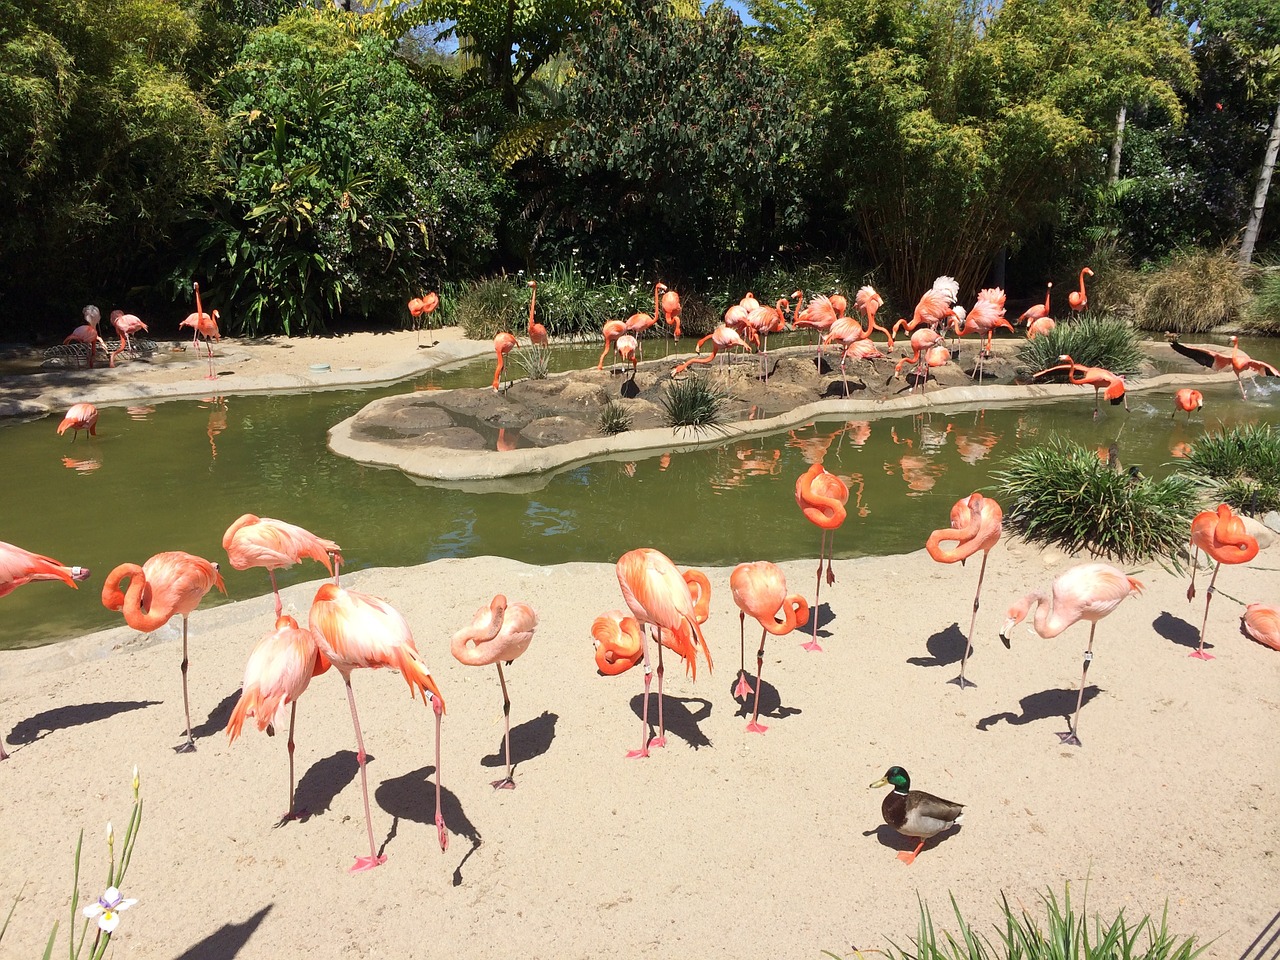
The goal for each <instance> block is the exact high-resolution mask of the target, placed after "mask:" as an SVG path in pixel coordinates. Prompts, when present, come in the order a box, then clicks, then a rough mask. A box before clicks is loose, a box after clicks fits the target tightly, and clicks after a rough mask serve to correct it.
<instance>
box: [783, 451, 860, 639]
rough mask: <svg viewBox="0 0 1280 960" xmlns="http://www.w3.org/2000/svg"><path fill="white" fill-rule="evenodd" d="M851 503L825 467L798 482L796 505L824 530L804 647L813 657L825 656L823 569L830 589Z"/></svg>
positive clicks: (845, 490)
mask: <svg viewBox="0 0 1280 960" xmlns="http://www.w3.org/2000/svg"><path fill="white" fill-rule="evenodd" d="M848 502H849V488H848V487H847V486H846V485H845V482H844V481H843V480H841V479H840V478H839V477H837V476H836V475H835V474H834V473H828V472H827V471H826V469H825V468H824V467H823V466H822V464H821V463H815V464H812V465H811V466H810V467H809V469H808V470H806V471H805V472H804V473H802V474H800V476H799V477H797V478H796V505H797V506H799V507H800V511H801V513H803V514H804V517H805V519H806V520H808V521H809V522H810V523H813V524H815V525H817V526H818V528H819V529H821V530H822V541H821V543H820V544H819V547H818V586H817V588H816V589H815V590H814V594H813V607H812V608H811V609H812V611H813V639H812V640H810V641H809V642H808V643H806V644H804V645H803V646H804V648H805V649H806V650H808V651H810V652H811V653H821V652H822V646H821V645H820V644H819V643H818V609H819V608H818V601H819V599H820V597H821V595H822V566H823V563H824V562H825V563H826V567H827V584H828V586H829V585H831V584H833V583H835V582H836V574H835V571H834V570H833V569H832V568H831V558H832V555H833V553H834V552H835V539H836V529H837V528H838V527H839V526H840V525H841V524H842V523H844V520H845V516H846V512H845V509H844V505H845V504H846V503H848Z"/></svg>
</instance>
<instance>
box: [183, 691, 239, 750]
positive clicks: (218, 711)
mask: <svg viewBox="0 0 1280 960" xmlns="http://www.w3.org/2000/svg"><path fill="white" fill-rule="evenodd" d="M239 699H240V688H239V687H236V688H235V689H234V690H232V691H231V692H230V693H228V694H227V695H226V696H225V697H223V698H222V700H221V701H219V703H218V705H217V706H216V707H214V708H213V709H212V710H210V711H209V716H208V718H206V720H205V721H204V723H198V724H196V725H195V726H194V727H192V728H191V736H193V737H195V738H196V739H197V740H198V739H200V738H201V737H211V736H213V735H214V734H215V733H221V732H222V731H223V730H225V729H226V727H227V721H228V720H230V719H231V711H232V710H234V709H235V708H236V701H237V700H239ZM182 732H183V733H186V731H185V730H184V731H182Z"/></svg>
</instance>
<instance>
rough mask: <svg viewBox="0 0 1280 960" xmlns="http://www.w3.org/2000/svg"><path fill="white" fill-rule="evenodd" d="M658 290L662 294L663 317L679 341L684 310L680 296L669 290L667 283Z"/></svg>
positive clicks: (662, 284)
mask: <svg viewBox="0 0 1280 960" xmlns="http://www.w3.org/2000/svg"><path fill="white" fill-rule="evenodd" d="M657 289H658V290H659V291H660V292H661V293H662V315H663V317H664V319H665V320H666V321H667V326H668V327H670V328H671V334H672V336H673V337H675V339H677V340H679V339H680V313H681V310H682V307H681V305H680V294H678V293H676V292H675V291H674V290H672V289H670V288H668V287H667V285H666V284H665V283H659V284H658V286H657Z"/></svg>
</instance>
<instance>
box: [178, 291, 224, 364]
mask: <svg viewBox="0 0 1280 960" xmlns="http://www.w3.org/2000/svg"><path fill="white" fill-rule="evenodd" d="M191 287H192V289H193V290H194V291H195V294H196V312H195V313H189V314H187V318H186V319H185V320H183V321H182V322H181V323H179V324H178V329H179V330H181V329H182V328H183V327H190V328H191V348H192V349H193V350H195V351H196V353H199V352H200V348H199V346H198V345H197V341H198V340H199V338H200V337H202V336H203V337H204V345H205V347H206V348H207V349H208V351H209V375H208V376H207V377H205V379H206V380H216V379H218V378H217V376H216V375H215V374H214V372H213V343H212V341H214V340H221V339H222V334H221V333H219V332H218V311H217V310H215V311H213V313H212V314H208V313H205V312H204V307H202V306H201V305H200V284H199V283H197V282H195V281H192V283H191Z"/></svg>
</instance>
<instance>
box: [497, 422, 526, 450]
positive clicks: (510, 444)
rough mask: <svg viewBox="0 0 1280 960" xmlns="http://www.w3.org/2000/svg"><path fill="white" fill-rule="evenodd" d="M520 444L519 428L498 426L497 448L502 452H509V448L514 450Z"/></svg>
mask: <svg viewBox="0 0 1280 960" xmlns="http://www.w3.org/2000/svg"><path fill="white" fill-rule="evenodd" d="M519 445H520V431H519V430H517V429H515V428H514V427H512V428H510V429H508V428H507V427H499V428H498V447H497V449H498V450H499V451H500V452H501V453H506V452H507V451H509V450H514V449H515V448H516V447H518V446H519Z"/></svg>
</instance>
